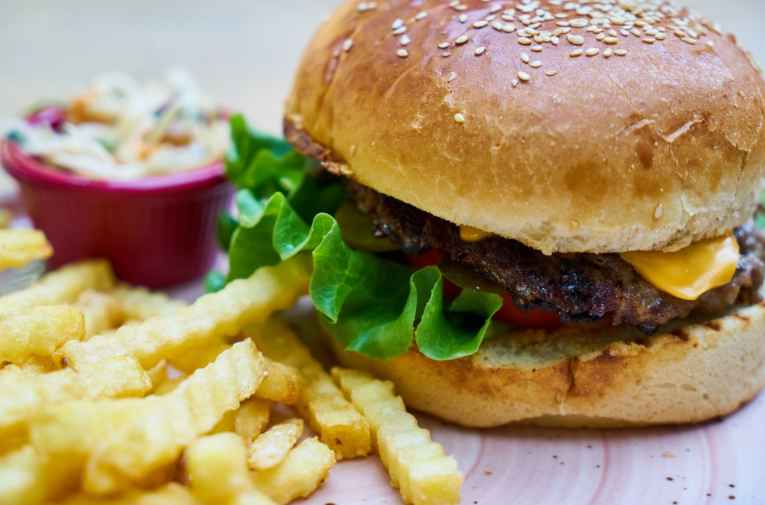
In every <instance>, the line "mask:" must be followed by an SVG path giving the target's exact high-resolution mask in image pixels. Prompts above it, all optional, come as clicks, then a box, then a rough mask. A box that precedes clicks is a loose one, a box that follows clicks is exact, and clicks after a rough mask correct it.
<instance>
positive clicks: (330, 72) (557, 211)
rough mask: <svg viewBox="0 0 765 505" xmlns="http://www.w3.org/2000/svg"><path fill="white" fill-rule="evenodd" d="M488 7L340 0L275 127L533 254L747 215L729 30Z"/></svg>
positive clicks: (648, 244) (654, 243)
mask: <svg viewBox="0 0 765 505" xmlns="http://www.w3.org/2000/svg"><path fill="white" fill-rule="evenodd" d="M499 4H501V5H503V6H506V5H510V4H508V3H506V2H497V3H493V2H484V1H481V0H462V1H461V2H448V1H434V0H425V1H423V2H421V3H416V6H415V3H414V2H407V1H403V0H391V1H386V2H359V1H357V0H352V1H346V2H344V3H343V4H342V5H341V7H340V8H339V9H338V10H337V11H336V12H335V13H334V14H333V15H332V16H331V17H330V18H329V20H328V21H326V22H325V23H324V24H323V25H322V26H321V28H320V29H319V31H318V33H317V34H316V36H315V37H314V38H313V40H312V41H311V43H310V45H309V46H308V48H307V49H306V52H305V55H304V58H303V61H302V63H301V65H300V68H299V70H298V72H297V76H296V79H295V84H294V88H293V91H292V93H291V96H290V97H289V99H288V102H287V108H286V115H285V130H286V134H287V136H288V138H289V139H290V140H291V142H293V144H295V145H296V146H297V147H298V149H300V150H302V151H304V152H305V153H307V154H310V155H312V156H316V157H318V158H321V159H322V161H324V162H325V163H326V166H327V167H328V168H329V169H330V170H333V171H335V172H337V173H342V174H344V175H347V176H349V177H352V178H353V179H355V180H356V181H358V182H360V183H362V184H364V185H366V186H369V187H371V188H373V189H375V190H377V191H379V192H381V193H384V194H387V195H390V196H393V197H395V198H397V199H399V200H402V201H404V202H407V203H410V204H412V205H414V206H416V207H418V208H420V209H422V210H424V211H426V212H429V213H431V214H433V215H436V216H438V217H441V218H443V219H446V220H448V221H451V222H453V223H456V224H459V225H469V226H472V227H475V228H478V229H481V230H484V231H488V232H492V233H496V234H498V235H501V236H504V237H507V238H512V239H516V240H519V241H521V242H523V243H525V244H526V245H528V246H530V247H533V248H535V249H538V250H541V251H543V252H545V253H554V252H595V253H605V252H624V251H633V250H675V249H679V248H681V247H684V246H686V245H688V244H690V243H692V242H694V241H697V240H700V239H702V238H707V237H711V236H719V235H722V234H723V233H724V232H726V231H727V230H729V229H731V228H733V227H735V226H738V225H741V224H742V223H744V222H745V221H746V220H747V219H749V218H750V217H751V215H752V212H753V211H754V209H755V205H756V198H755V191H756V189H757V188H758V186H759V181H760V179H761V177H762V176H763V171H764V170H765V83H764V82H763V78H762V75H761V74H760V73H759V72H758V71H757V70H756V68H755V66H754V64H753V62H752V61H751V59H750V58H749V56H748V55H747V53H746V52H745V51H744V50H742V49H741V48H740V47H739V46H738V45H737V44H736V42H735V38H733V37H732V36H729V35H724V34H722V33H721V32H720V31H719V29H718V28H716V27H715V26H714V25H713V24H712V23H710V22H709V21H707V20H704V19H701V18H698V17H695V16H692V15H690V14H689V13H688V11H686V10H676V9H674V8H672V7H670V6H669V4H661V6H660V8H658V9H657V8H655V7H652V6H655V5H657V2H655V1H643V0H631V1H629V2H624V1H622V2H618V3H617V2H614V1H610V2H609V1H603V2H600V4H608V5H610V7H608V8H607V9H608V10H607V11H605V10H602V9H599V8H598V7H597V6H594V5H592V6H590V5H585V6H581V7H579V9H578V11H577V10H571V9H570V8H566V2H560V1H554V0H542V1H539V2H536V1H534V2H528V3H526V4H525V5H528V6H529V7H523V8H520V5H524V3H523V2H513V3H512V6H513V7H514V11H510V10H503V9H505V7H502V8H500V7H499ZM628 4H631V5H632V6H633V7H632V8H631V9H630V10H629V11H625V10H623V6H626V5H628ZM620 6H621V7H620ZM569 7H570V6H569ZM597 19H603V20H605V21H603V23H604V24H602V25H597V23H598V22H597V21H594V20H597ZM606 22H607V24H605V23H606ZM539 23H541V25H540V24H539Z"/></svg>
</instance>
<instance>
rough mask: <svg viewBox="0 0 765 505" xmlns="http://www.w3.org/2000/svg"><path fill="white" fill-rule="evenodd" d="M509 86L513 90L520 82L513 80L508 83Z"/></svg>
mask: <svg viewBox="0 0 765 505" xmlns="http://www.w3.org/2000/svg"><path fill="white" fill-rule="evenodd" d="M510 84H511V85H512V86H513V87H514V88H517V87H518V84H520V81H519V80H518V79H513V80H512V81H510Z"/></svg>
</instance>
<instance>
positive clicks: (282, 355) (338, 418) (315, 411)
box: [245, 319, 372, 459]
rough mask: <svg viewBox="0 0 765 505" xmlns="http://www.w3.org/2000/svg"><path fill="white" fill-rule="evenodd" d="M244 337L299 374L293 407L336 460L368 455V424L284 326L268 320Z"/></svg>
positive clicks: (281, 323)
mask: <svg viewBox="0 0 765 505" xmlns="http://www.w3.org/2000/svg"><path fill="white" fill-rule="evenodd" d="M245 334H246V335H247V336H249V337H250V338H252V339H253V340H254V341H255V343H256V344H257V346H258V348H259V349H260V350H261V351H262V352H263V354H265V355H266V356H267V357H269V358H271V359H273V360H274V361H278V362H281V363H284V364H286V365H289V366H292V367H294V368H295V369H297V370H298V371H299V372H300V375H301V376H302V379H303V380H302V382H303V387H302V388H301V390H300V398H299V400H298V402H297V405H296V407H297V409H298V411H300V413H301V415H302V417H304V418H305V419H306V420H307V421H308V423H309V425H310V426H311V429H313V430H314V431H315V432H316V433H318V434H319V436H320V438H321V441H322V442H324V443H325V444H327V445H328V446H329V447H331V448H332V450H333V451H335V454H336V455H337V457H338V459H345V458H356V457H363V456H366V455H367V454H369V453H370V452H371V450H372V434H371V431H370V429H369V423H368V422H367V420H366V419H364V416H362V415H361V414H359V412H358V411H357V410H356V408H355V407H354V406H353V405H352V404H351V403H350V402H349V401H348V400H346V398H345V396H343V393H342V391H340V389H338V387H337V385H335V383H334V382H333V381H332V378H331V377H330V376H329V374H328V373H327V372H325V371H324V368H323V367H322V365H321V363H319V362H318V361H317V360H316V359H315V358H314V357H313V356H312V355H311V352H310V351H309V350H308V347H306V345H305V344H304V343H303V342H302V341H301V340H300V338H298V336H297V335H295V334H294V333H293V332H292V331H291V330H290V329H289V328H288V327H287V325H286V324H284V323H283V322H281V321H279V320H276V319H271V320H269V321H268V322H267V323H266V324H265V325H262V326H258V327H252V328H250V329H248V330H247V331H246V332H245Z"/></svg>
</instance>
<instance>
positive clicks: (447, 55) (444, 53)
mask: <svg viewBox="0 0 765 505" xmlns="http://www.w3.org/2000/svg"><path fill="white" fill-rule="evenodd" d="M451 55H452V53H451V52H449V51H444V52H443V53H441V57H442V58H448V57H449V56H451Z"/></svg>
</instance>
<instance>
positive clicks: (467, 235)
mask: <svg viewBox="0 0 765 505" xmlns="http://www.w3.org/2000/svg"><path fill="white" fill-rule="evenodd" d="M491 235H492V234H491V233H489V232H487V231H483V230H479V229H478V228H473V227H472V226H460V239H461V240H462V241H463V242H478V241H480V240H483V239H485V238H486V237H489V236H491Z"/></svg>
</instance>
